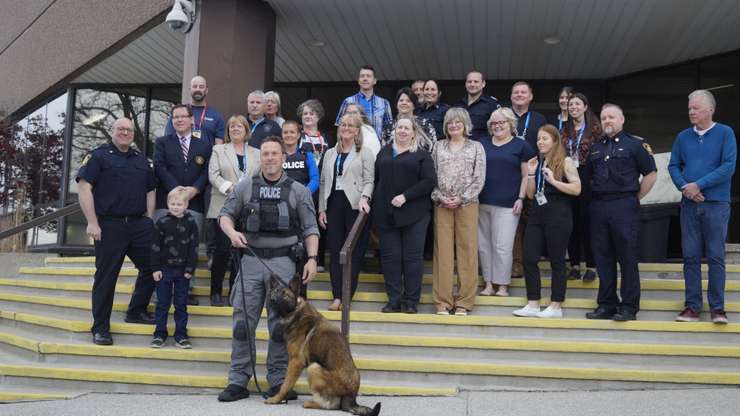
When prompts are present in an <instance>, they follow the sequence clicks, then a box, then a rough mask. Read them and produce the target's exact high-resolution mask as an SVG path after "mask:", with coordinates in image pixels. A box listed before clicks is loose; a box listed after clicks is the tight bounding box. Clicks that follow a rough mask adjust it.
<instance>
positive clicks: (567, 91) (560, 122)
mask: <svg viewBox="0 0 740 416" xmlns="http://www.w3.org/2000/svg"><path fill="white" fill-rule="evenodd" d="M573 92H574V91H573V87H568V86H565V87H563V88H562V89H561V90H560V95H558V107H559V108H560V112H559V113H557V114H556V115H554V116H552V117H549V120H548V121H549V122H550V124H552V125H554V126H557V128H558V131H563V126H565V122H566V121H568V100H569V99H570V97H572V96H573Z"/></svg>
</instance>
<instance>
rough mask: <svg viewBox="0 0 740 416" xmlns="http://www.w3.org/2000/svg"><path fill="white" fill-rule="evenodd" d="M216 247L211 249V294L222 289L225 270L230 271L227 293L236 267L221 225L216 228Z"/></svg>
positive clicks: (232, 285)
mask: <svg viewBox="0 0 740 416" xmlns="http://www.w3.org/2000/svg"><path fill="white" fill-rule="evenodd" d="M215 242H216V249H215V250H214V251H213V263H212V265H211V296H213V295H215V294H219V295H220V294H221V292H222V291H223V289H224V276H225V275H226V270H229V271H230V272H231V275H230V276H229V293H231V288H232V287H234V279H236V271H237V270H236V267H235V265H234V262H233V261H232V258H231V240H230V239H229V237H228V236H227V235H226V233H224V232H223V230H221V227H217V229H216V239H215Z"/></svg>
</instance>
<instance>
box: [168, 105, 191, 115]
mask: <svg viewBox="0 0 740 416" xmlns="http://www.w3.org/2000/svg"><path fill="white" fill-rule="evenodd" d="M178 108H184V109H185V110H186V111H187V112H188V117H192V116H193V109H192V108H191V107H190V106H189V105H187V104H175V105H173V106H172V109H171V110H170V117H172V116H174V115H175V110H177V109H178Z"/></svg>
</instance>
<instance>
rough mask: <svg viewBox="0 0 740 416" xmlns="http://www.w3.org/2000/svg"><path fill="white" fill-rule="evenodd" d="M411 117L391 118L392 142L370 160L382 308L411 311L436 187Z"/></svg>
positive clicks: (430, 163)
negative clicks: (385, 299)
mask: <svg viewBox="0 0 740 416" xmlns="http://www.w3.org/2000/svg"><path fill="white" fill-rule="evenodd" d="M412 117H413V116H401V117H399V118H398V120H397V121H396V125H395V130H394V136H395V139H394V140H393V142H391V143H389V144H388V145H386V146H384V147H383V148H382V149H381V150H380V153H378V157H377V159H376V160H375V194H374V196H373V200H372V203H373V208H372V213H373V224H374V225H375V226H376V227H377V228H378V231H379V234H380V256H381V262H382V264H383V277H384V279H385V290H386V293H387V294H388V304H387V305H385V306H384V307H383V309H382V312H406V313H416V312H417V306H418V304H419V298H420V297H421V282H422V275H423V270H424V259H423V252H424V237H425V234H426V231H427V225H428V224H429V220H430V218H431V214H430V211H431V209H432V204H431V199H430V196H431V193H432V190H433V189H434V187H435V186H436V185H437V175H436V173H435V172H434V162H433V161H432V158H431V155H430V154H429V153H428V152H426V151H425V150H422V149H421V148H419V140H418V135H419V134H420V132H419V131H417V130H416V129H417V124H416V123H414V119H413V118H412Z"/></svg>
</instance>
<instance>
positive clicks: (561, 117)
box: [558, 114, 563, 131]
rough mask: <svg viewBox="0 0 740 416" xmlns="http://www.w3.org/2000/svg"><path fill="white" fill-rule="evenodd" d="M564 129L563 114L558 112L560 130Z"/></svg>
mask: <svg viewBox="0 0 740 416" xmlns="http://www.w3.org/2000/svg"><path fill="white" fill-rule="evenodd" d="M562 129H563V115H562V114H558V131H560V130H562Z"/></svg>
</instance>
